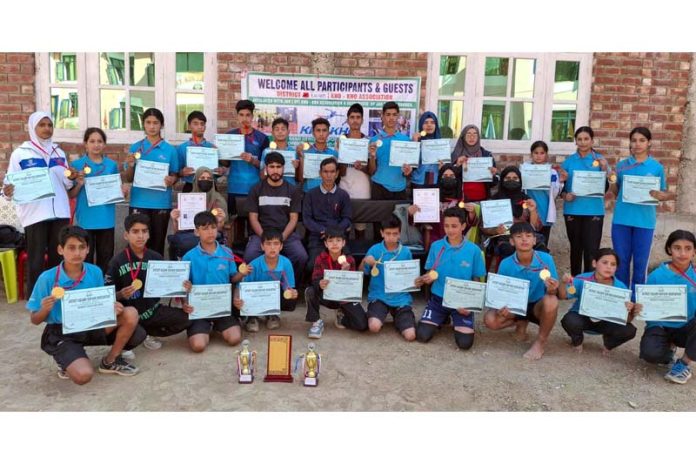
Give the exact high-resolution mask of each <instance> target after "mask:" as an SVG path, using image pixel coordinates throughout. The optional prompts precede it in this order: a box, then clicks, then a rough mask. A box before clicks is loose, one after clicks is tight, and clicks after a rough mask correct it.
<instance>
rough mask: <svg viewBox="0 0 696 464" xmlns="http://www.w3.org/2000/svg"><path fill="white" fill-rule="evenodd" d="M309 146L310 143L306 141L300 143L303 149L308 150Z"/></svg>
mask: <svg viewBox="0 0 696 464" xmlns="http://www.w3.org/2000/svg"><path fill="white" fill-rule="evenodd" d="M309 147H310V145H309V144H308V143H307V142H305V143H303V144H302V149H304V150H309Z"/></svg>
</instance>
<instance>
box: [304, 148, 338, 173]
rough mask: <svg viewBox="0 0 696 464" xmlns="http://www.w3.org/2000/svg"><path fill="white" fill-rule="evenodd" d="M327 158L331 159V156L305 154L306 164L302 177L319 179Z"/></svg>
mask: <svg viewBox="0 0 696 464" xmlns="http://www.w3.org/2000/svg"><path fill="white" fill-rule="evenodd" d="M326 158H331V155H323V154H321V153H307V152H305V154H304V163H303V165H302V177H304V178H305V179H319V177H321V176H320V175H319V170H320V166H321V162H322V161H324V160H325V159H326Z"/></svg>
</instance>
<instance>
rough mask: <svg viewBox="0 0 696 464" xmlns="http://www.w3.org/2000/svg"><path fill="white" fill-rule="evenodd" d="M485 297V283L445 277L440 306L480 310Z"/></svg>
mask: <svg viewBox="0 0 696 464" xmlns="http://www.w3.org/2000/svg"><path fill="white" fill-rule="evenodd" d="M485 299H486V284H485V283H483V282H475V281H473V280H462V279H455V278H453V277H445V292H444V293H443V294H442V306H444V307H445V308H454V309H459V308H465V309H468V310H470V311H481V310H483V303H484V301H485Z"/></svg>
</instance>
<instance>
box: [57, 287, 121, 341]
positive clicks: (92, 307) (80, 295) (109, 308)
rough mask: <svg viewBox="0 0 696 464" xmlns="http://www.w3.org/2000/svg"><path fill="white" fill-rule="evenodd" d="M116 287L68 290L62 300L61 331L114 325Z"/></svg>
mask: <svg viewBox="0 0 696 464" xmlns="http://www.w3.org/2000/svg"><path fill="white" fill-rule="evenodd" d="M115 302H116V289H115V287H114V286H113V285H109V286H108V287H97V288H85V289H82V290H68V291H67V292H65V295H64V296H63V300H62V306H63V333H64V334H71V333H75V332H84V331H86V330H96V329H103V328H105V327H114V326H115V325H116V309H115V308H114V303H115Z"/></svg>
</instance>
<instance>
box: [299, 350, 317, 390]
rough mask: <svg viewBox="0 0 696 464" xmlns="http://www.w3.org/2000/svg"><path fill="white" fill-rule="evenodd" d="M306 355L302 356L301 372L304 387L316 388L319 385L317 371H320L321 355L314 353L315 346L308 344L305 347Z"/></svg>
mask: <svg viewBox="0 0 696 464" xmlns="http://www.w3.org/2000/svg"><path fill="white" fill-rule="evenodd" d="M307 349H308V350H309V351H307V353H305V355H304V360H303V362H302V371H303V372H304V386H305V387H316V386H317V384H318V383H319V370H320V369H321V355H320V354H319V353H317V352H316V345H315V344H314V343H310V344H309V345H307Z"/></svg>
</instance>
